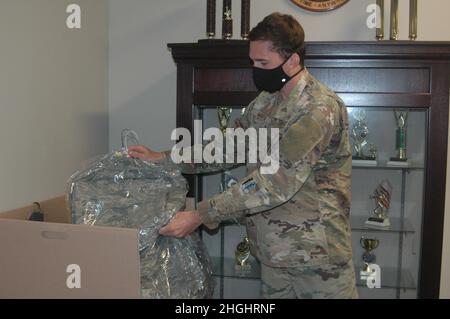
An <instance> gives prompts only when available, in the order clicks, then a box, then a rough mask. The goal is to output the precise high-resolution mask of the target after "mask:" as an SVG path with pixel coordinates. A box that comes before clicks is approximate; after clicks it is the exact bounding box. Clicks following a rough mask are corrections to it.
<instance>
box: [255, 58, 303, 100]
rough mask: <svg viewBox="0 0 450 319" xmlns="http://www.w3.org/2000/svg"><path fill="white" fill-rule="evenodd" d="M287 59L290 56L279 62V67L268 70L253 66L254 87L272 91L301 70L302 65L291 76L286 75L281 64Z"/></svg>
mask: <svg viewBox="0 0 450 319" xmlns="http://www.w3.org/2000/svg"><path fill="white" fill-rule="evenodd" d="M289 59H290V57H289V58H287V59H286V61H284V62H283V63H281V65H280V66H279V67H276V68H274V69H270V70H267V69H261V68H257V67H253V82H255V86H256V88H257V89H258V90H259V91H267V92H269V93H274V92H276V91H279V90H281V89H282V88H283V86H285V84H286V83H288V82H289V81H290V80H291V79H292V78H293V77H295V76H296V75H297V74H299V73H300V72H302V70H303V67H302V68H301V69H300V71H298V72H297V73H296V74H294V75H293V76H289V75H287V74H286V73H285V72H284V70H283V65H285V64H286V62H287V61H288V60H289Z"/></svg>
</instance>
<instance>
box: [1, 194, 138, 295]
mask: <svg viewBox="0 0 450 319" xmlns="http://www.w3.org/2000/svg"><path fill="white" fill-rule="evenodd" d="M40 205H41V208H42V211H43V212H44V216H45V221H44V222H32V221H28V219H29V217H30V215H31V214H32V212H33V211H34V210H35V206H33V205H30V206H28V207H23V208H20V209H16V210H12V211H8V212H4V213H0V298H58V299H60V298H140V274H139V268H140V267H139V252H138V231H137V230H136V229H125V228H112V227H97V226H88V225H72V224H70V214H69V211H68V209H67V205H66V201H65V198H64V197H59V198H55V199H52V200H46V201H42V202H40Z"/></svg>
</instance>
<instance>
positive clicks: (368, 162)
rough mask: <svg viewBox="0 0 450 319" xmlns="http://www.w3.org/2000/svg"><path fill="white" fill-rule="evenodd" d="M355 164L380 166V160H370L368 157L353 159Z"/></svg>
mask: <svg viewBox="0 0 450 319" xmlns="http://www.w3.org/2000/svg"><path fill="white" fill-rule="evenodd" d="M352 165H353V166H378V162H377V161H376V160H374V159H373V160H368V159H356V158H353V159H352Z"/></svg>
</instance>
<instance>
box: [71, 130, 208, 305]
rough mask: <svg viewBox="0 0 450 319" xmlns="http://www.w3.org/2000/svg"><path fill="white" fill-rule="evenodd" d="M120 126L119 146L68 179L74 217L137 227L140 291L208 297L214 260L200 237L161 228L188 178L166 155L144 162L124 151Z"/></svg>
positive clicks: (179, 206)
mask: <svg viewBox="0 0 450 319" xmlns="http://www.w3.org/2000/svg"><path fill="white" fill-rule="evenodd" d="M130 135H131V136H132V137H133V138H134V139H136V141H137V136H136V133H134V132H133V131H129V130H124V132H123V134H122V145H123V147H122V150H121V151H117V152H116V151H115V152H111V153H109V154H106V155H104V156H101V157H98V158H95V159H93V160H91V161H89V162H88V163H87V164H85V165H84V166H83V168H82V169H80V170H78V171H77V172H75V173H74V174H73V175H72V176H71V177H70V179H69V181H68V186H69V189H68V194H67V195H68V202H69V206H70V209H71V212H72V222H73V223H75V224H87V225H97V226H114V227H125V228H137V229H138V230H139V252H140V257H141V288H142V296H143V297H147V298H210V297H211V296H212V293H213V279H212V266H211V261H210V258H209V256H208V254H207V251H206V248H205V246H204V244H203V242H202V241H201V240H200V238H199V237H198V234H196V233H194V234H192V235H190V236H188V237H187V238H184V239H178V238H170V237H163V236H160V235H158V231H159V229H160V228H161V227H162V226H164V225H166V224H167V223H168V222H169V221H170V220H171V219H172V217H173V216H174V215H175V214H176V213H177V212H178V211H180V210H183V209H184V208H185V204H186V194H187V191H188V186H187V182H186V180H185V179H184V177H183V176H182V175H181V172H180V170H179V169H178V168H177V167H176V166H175V165H174V164H171V163H170V162H168V161H163V162H146V161H142V160H140V159H133V158H130V157H129V156H128V151H127V139H129V138H130Z"/></svg>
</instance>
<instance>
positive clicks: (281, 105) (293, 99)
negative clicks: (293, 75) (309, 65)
mask: <svg viewBox="0 0 450 319" xmlns="http://www.w3.org/2000/svg"><path fill="white" fill-rule="evenodd" d="M310 78H311V75H310V73H309V71H308V70H307V69H306V67H305V69H304V70H303V71H302V72H301V73H300V77H299V79H298V80H297V83H296V85H295V86H294V87H293V89H292V91H291V92H290V93H289V95H288V97H287V98H285V99H283V98H282V96H281V92H277V93H275V94H276V95H275V99H276V100H277V102H278V103H277V102H276V105H278V107H277V110H278V112H280V111H281V112H282V113H286V114H288V115H289V114H292V111H293V110H294V109H295V108H297V103H298V100H299V99H300V97H301V96H302V94H303V92H304V91H305V88H306V85H307V84H308V82H309V80H310ZM280 116H283V115H282V114H280Z"/></svg>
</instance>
